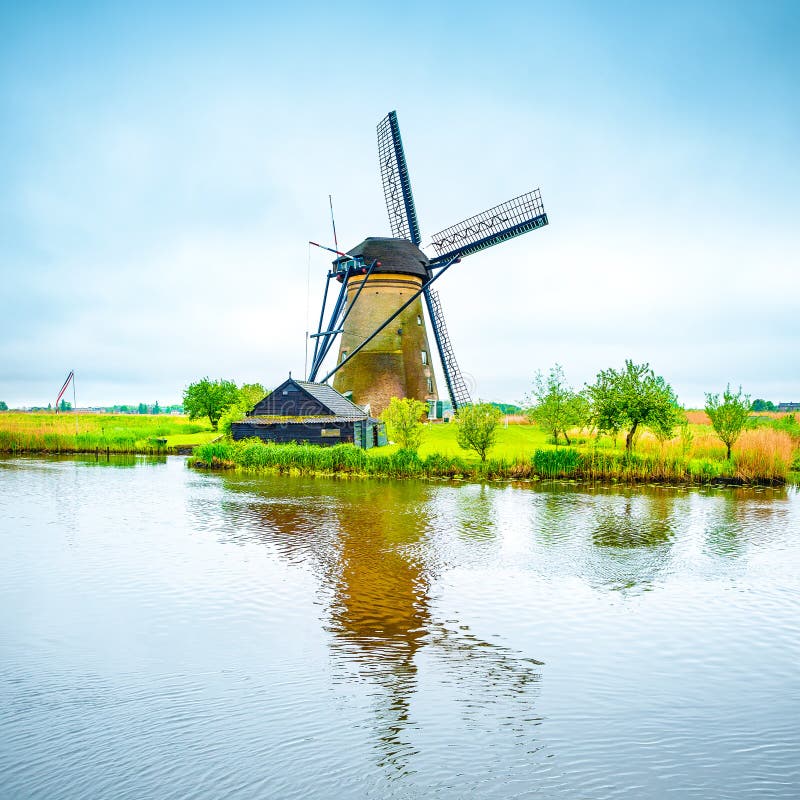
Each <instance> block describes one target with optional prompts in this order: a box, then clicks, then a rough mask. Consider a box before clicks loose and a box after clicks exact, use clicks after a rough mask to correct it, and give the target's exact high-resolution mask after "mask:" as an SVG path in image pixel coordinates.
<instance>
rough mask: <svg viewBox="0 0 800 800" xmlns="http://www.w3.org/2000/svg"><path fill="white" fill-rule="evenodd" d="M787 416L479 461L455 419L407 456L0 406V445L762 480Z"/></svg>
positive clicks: (531, 432)
mask: <svg viewBox="0 0 800 800" xmlns="http://www.w3.org/2000/svg"><path fill="white" fill-rule="evenodd" d="M690 413H692V414H696V413H697V412H690ZM788 422H789V420H784V421H783V422H781V421H778V420H769V419H761V418H759V419H754V420H752V425H750V429H749V430H745V431H744V432H743V433H742V435H741V437H740V439H739V441H738V442H737V443H736V445H735V446H734V449H733V457H732V458H731V460H730V461H728V460H727V459H726V458H725V448H724V446H723V444H722V443H721V442H720V441H719V439H718V438H717V437H716V436H715V435H714V432H713V430H712V429H711V427H710V426H709V425H707V424H705V423H703V422H702V421H700V422H696V423H693V424H692V425H690V426H689V429H688V432H689V438H688V439H687V438H686V436H684V437H683V438H682V437H680V436H676V437H675V438H673V439H672V440H670V441H668V442H665V443H661V442H659V441H658V440H657V439H656V438H655V437H654V436H653V435H652V434H649V433H647V432H644V433H642V435H641V436H640V437H638V440H637V443H636V450H635V452H634V453H633V454H626V453H625V451H624V448H623V443H624V439H623V437H622V436H620V437H619V439H618V440H617V441H614V440H612V439H610V438H609V437H601V438H600V439H597V438H595V437H594V436H591V435H589V433H588V432H587V431H573V432H572V433H571V436H572V446H571V447H564V446H563V445H562V446H561V447H556V446H555V445H554V444H552V443H551V441H550V440H549V437H548V435H547V434H546V433H545V432H544V431H542V430H541V429H540V428H537V427H536V426H534V425H528V424H519V423H516V424H510V425H507V426H506V425H501V427H500V428H499V429H498V434H497V441H496V444H495V445H494V446H493V447H492V448H491V450H490V451H489V458H488V460H487V462H486V463H485V464H483V463H481V462H480V459H479V458H478V456H477V454H475V453H474V452H471V451H465V450H462V449H461V448H460V447H459V446H458V443H457V441H456V434H457V424H456V423H448V424H443V423H434V424H428V425H426V426H425V428H424V436H423V440H422V445H421V447H420V449H419V452H418V453H417V454H416V455H414V456H413V458H412V457H409V454H408V453H403V452H402V451H400V449H399V447H398V446H397V445H389V446H387V447H381V448H375V449H372V450H368V451H359V450H357V448H354V447H353V446H352V445H343V446H339V447H336V448H319V447H309V446H306V445H281V446H274V445H271V446H266V445H263V444H260V443H256V444H254V445H252V446H251V445H248V447H247V448H244V447H242V446H240V445H238V444H234V443H230V442H224V441H216V440H218V439H219V438H220V437H219V434H218V433H217V432H216V431H214V430H212V429H211V426H210V424H209V423H208V422H207V421H205V422H204V421H201V420H194V421H193V420H189V419H188V417H185V416H177V415H167V414H161V415H150V414H80V413H79V414H71V413H62V414H54V413H52V412H49V413H48V412H36V413H23V412H0V452H6V453H18V454H22V453H93V452H98V451H99V452H109V453H170V452H172V453H174V452H185V451H186V450H187V449H190V448H197V451H196V456H197V458H196V462H197V463H199V464H205V465H214V466H219V465H225V466H239V467H241V468H246V469H279V470H299V471H308V472H323V473H335V472H341V473H353V474H356V473H358V474H374V475H391V476H396V477H408V476H413V475H419V476H424V477H464V478H475V479H483V478H519V479H528V478H531V479H536V478H541V477H575V478H586V479H592V480H627V481H647V480H659V481H675V482H684V483H685V482H700V483H702V482H709V481H726V480H727V481H733V482H745V483H759V482H762V483H771V482H784V481H786V480H787V479H791V478H792V470H798V468H800V450H799V449H798V447H799V446H800V431H798V429H797V423H795V421H794V418H792V420H791V424H787V423H788ZM76 425H77V434H76Z"/></svg>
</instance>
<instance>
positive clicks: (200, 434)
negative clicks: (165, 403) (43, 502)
mask: <svg viewBox="0 0 800 800" xmlns="http://www.w3.org/2000/svg"><path fill="white" fill-rule="evenodd" d="M76 424H77V434H76ZM216 435H217V434H216V432H215V431H212V430H211V425H210V424H209V423H208V421H207V420H206V421H205V422H203V421H202V420H196V421H191V420H189V418H188V417H184V416H177V415H172V414H71V413H63V414H54V413H47V412H36V413H22V412H5V413H0V452H6V453H93V452H97V451H106V452H111V453H158V452H169V451H170V449H171V448H173V447H176V446H186V445H194V444H201V443H204V442H206V441H209V439H212V438H214V437H215V436H216Z"/></svg>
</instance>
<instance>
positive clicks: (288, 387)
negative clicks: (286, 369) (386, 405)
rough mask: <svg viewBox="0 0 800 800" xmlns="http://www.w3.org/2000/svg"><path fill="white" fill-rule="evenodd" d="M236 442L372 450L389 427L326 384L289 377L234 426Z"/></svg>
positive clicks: (232, 432) (381, 441) (384, 440)
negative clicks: (349, 446)
mask: <svg viewBox="0 0 800 800" xmlns="http://www.w3.org/2000/svg"><path fill="white" fill-rule="evenodd" d="M231 436H232V437H233V438H234V439H237V440H238V439H248V438H252V437H257V438H259V439H263V440H264V441H265V442H276V443H286V442H308V443H309V444H321V445H332V444H341V443H343V442H346V443H350V444H355V445H356V446H357V447H363V448H365V449H366V448H370V447H379V446H381V445H384V444H386V441H387V440H386V427H385V425H384V424H383V423H382V422H381V421H380V420H378V419H375V418H374V417H371V416H370V415H369V414H367V413H366V412H365V411H364V409H363V408H361V407H360V406H357V405H356V404H355V403H353V402H352V401H351V400H348V399H347V398H346V397H345V396H344V395H342V394H339V392H337V391H336V390H335V389H334V388H332V387H331V386H328V384H327V383H311V382H309V381H297V380H294V379H293V378H291V377H289V379H288V380H286V381H284V382H283V383H282V384H281V385H280V386H278V388H277V389H275V391H273V392H272V393H271V394H268V395H267V396H266V397H265V398H264V399H263V400H262V401H261V402H260V403H258V404H257V405H256V407H255V408H254V409H253V410H252V411H251V412H250V414H248V416H247V418H246V419H243V420H240V421H239V422H234V423H233V424H232V425H231Z"/></svg>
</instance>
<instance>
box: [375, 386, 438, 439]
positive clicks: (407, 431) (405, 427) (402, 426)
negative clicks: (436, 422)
mask: <svg viewBox="0 0 800 800" xmlns="http://www.w3.org/2000/svg"><path fill="white" fill-rule="evenodd" d="M427 413H428V404H427V403H424V402H422V400H414V399H413V398H412V397H403V398H400V397H393V398H392V399H391V401H390V402H389V407H388V408H387V409H385V410H384V412H383V413H382V414H381V419H382V420H383V421H384V422H385V423H386V428H387V432H388V434H389V438H390V439H391V440H392V441H395V442H397V443H398V444H399V445H400V447H401V448H402V449H403V450H414V451H416V450H419V446H420V444H421V443H422V434H423V428H422V419H423V417H424V416H426V415H427Z"/></svg>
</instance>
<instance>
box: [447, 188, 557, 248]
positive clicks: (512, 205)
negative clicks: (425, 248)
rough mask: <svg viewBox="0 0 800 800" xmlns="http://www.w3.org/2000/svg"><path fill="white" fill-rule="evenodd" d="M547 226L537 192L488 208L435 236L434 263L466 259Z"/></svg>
mask: <svg viewBox="0 0 800 800" xmlns="http://www.w3.org/2000/svg"><path fill="white" fill-rule="evenodd" d="M544 225H547V214H545V211H544V205H543V204H542V196H541V194H540V192H539V190H538V189H534V190H533V191H532V192H528V193H527V194H523V195H520V196H519V197H515V198H514V199H513V200H508V201H507V202H505V203H501V204H500V205H499V206H495V207H494V208H490V209H488V210H486V211H484V212H482V213H481V214H476V215H475V216H474V217H469V218H468V219H465V220H464V221H463V222H459V223H458V225H452V226H451V227H449V228H445V230H443V231H441V232H440V233H437V234H436V235H435V236H434V237H433V241H432V242H431V246H432V247H433V249H434V250H435V251H436V255H437V258H436V260H437V261H447V260H449V259H450V258H453V257H454V256H468V255H471V254H472V253H477V252H478V251H480V250H485V249H486V248H487V247H492V246H493V245H495V244H500V243H501V242H505V241H508V240H509V239H513V238H514V237H515V236H521V235H522V234H523V233H527V232H528V231H533V230H536V229H537V228H541V227H542V226H544Z"/></svg>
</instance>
